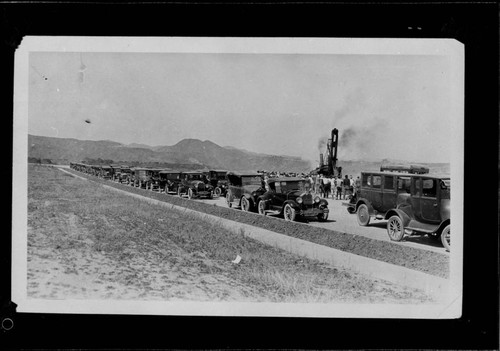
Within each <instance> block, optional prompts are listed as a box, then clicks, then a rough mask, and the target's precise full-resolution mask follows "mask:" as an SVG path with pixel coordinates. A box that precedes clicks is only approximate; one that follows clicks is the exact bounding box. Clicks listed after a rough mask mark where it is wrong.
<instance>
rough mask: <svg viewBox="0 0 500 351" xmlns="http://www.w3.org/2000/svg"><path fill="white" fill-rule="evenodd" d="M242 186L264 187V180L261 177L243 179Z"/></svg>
mask: <svg viewBox="0 0 500 351" xmlns="http://www.w3.org/2000/svg"><path fill="white" fill-rule="evenodd" d="M241 185H258V186H261V185H262V178H261V177H260V176H252V177H242V178H241Z"/></svg>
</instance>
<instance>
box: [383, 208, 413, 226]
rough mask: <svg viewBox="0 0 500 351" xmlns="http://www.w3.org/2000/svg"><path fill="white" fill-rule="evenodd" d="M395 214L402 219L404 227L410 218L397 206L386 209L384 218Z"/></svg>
mask: <svg viewBox="0 0 500 351" xmlns="http://www.w3.org/2000/svg"><path fill="white" fill-rule="evenodd" d="M395 215H396V216H398V217H399V218H401V220H402V221H403V227H406V226H407V225H408V223H410V220H411V218H410V216H408V214H407V213H406V212H404V211H402V210H401V209H399V208H393V209H391V210H389V211H387V213H386V214H385V217H384V219H389V218H391V217H392V216H395Z"/></svg>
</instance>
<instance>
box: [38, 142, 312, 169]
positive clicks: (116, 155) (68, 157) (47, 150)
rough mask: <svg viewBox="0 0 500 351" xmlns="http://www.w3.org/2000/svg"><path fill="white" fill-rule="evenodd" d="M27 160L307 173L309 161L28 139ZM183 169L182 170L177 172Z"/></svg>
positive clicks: (209, 149) (201, 147) (218, 149)
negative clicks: (109, 162) (103, 162)
mask: <svg viewBox="0 0 500 351" xmlns="http://www.w3.org/2000/svg"><path fill="white" fill-rule="evenodd" d="M28 158H29V159H31V160H34V159H46V160H51V162H52V163H58V164H68V163H69V162H81V161H85V160H99V159H100V160H107V161H112V162H113V163H119V164H130V165H136V164H142V165H145V164H151V165H153V164H154V165H163V166H162V167H166V168H167V167H170V168H176V167H178V168H179V170H183V169H227V170H239V171H244V170H247V171H248V170H254V171H255V170H262V169H265V170H276V171H289V172H308V171H310V170H311V169H312V165H311V164H310V162H309V161H306V160H303V159H301V158H299V157H293V156H275V155H266V154H260V153H255V152H250V151H246V150H240V149H237V148H234V147H231V146H226V147H222V146H219V145H217V144H215V143H213V142H211V141H209V140H206V141H201V140H198V139H183V140H181V141H179V142H178V143H177V144H175V145H172V146H149V145H145V144H136V143H133V144H128V145H125V144H121V143H118V142H114V141H109V140H100V141H91V140H78V139H70V138H54V137H44V136H36V135H28ZM181 168H183V169H181Z"/></svg>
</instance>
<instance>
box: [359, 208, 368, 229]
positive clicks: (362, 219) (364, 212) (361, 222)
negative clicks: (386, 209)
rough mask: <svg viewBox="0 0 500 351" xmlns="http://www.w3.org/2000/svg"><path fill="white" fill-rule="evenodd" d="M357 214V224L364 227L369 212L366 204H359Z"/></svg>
mask: <svg viewBox="0 0 500 351" xmlns="http://www.w3.org/2000/svg"><path fill="white" fill-rule="evenodd" d="M357 214H358V216H357V218H358V224H359V225H360V226H363V227H366V226H367V225H368V224H369V223H370V212H369V211H368V206H366V205H365V204H361V205H359V207H358V211H357Z"/></svg>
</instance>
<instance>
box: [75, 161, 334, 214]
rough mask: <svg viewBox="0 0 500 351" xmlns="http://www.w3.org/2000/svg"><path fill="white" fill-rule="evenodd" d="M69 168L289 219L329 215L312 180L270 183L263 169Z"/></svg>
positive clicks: (272, 180)
mask: <svg viewBox="0 0 500 351" xmlns="http://www.w3.org/2000/svg"><path fill="white" fill-rule="evenodd" d="M70 168H72V169H74V170H76V171H80V172H83V173H86V174H90V175H94V176H96V177H99V178H103V179H109V180H111V181H115V182H118V183H122V184H128V185H131V186H134V187H138V188H142V189H146V190H151V191H156V192H160V193H165V194H172V195H174V194H177V195H178V196H180V197H183V196H187V197H188V198H189V199H195V198H208V199H212V198H214V197H220V196H224V197H225V198H226V203H227V205H228V207H235V208H240V209H242V210H243V211H248V212H258V213H260V214H262V215H267V214H270V213H272V214H278V215H282V216H283V217H284V219H285V220H287V221H294V220H296V219H297V218H298V217H307V218H315V219H317V220H319V221H326V220H327V219H328V213H329V210H328V202H327V201H326V200H325V199H322V198H320V197H319V196H314V195H313V194H312V193H311V192H310V191H309V185H310V184H309V182H308V180H307V179H304V178H300V177H278V178H270V179H269V180H267V184H266V182H265V181H264V178H263V176H262V173H258V172H247V173H245V172H228V171H225V170H210V171H207V172H202V171H191V172H178V171H171V170H162V169H151V168H134V167H128V166H119V165H109V166H107V165H87V164H83V163H70Z"/></svg>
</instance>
